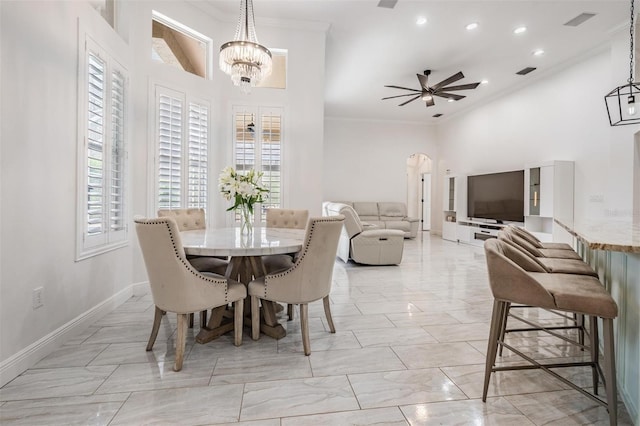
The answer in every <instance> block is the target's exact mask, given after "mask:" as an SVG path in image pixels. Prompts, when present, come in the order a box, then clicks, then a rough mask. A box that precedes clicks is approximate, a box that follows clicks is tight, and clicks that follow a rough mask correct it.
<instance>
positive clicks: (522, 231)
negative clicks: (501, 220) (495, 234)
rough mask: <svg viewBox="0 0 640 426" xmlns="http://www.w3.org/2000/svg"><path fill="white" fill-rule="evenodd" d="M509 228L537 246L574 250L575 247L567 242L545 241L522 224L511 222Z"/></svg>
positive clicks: (540, 247)
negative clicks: (522, 226) (521, 225)
mask: <svg viewBox="0 0 640 426" xmlns="http://www.w3.org/2000/svg"><path fill="white" fill-rule="evenodd" d="M507 228H508V229H509V230H512V231H514V232H515V233H516V234H518V235H519V236H520V237H521V238H524V239H525V240H527V241H529V242H530V243H531V244H533V245H534V246H535V247H537V248H539V249H559V250H573V247H571V246H570V245H569V244H566V243H543V242H542V241H540V240H539V239H538V238H537V237H536V236H535V235H533V234H532V233H531V232H529V231H527V230H526V229H524V228H521V227H520V226H517V225H514V224H509V225H507Z"/></svg>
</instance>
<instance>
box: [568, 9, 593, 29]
mask: <svg viewBox="0 0 640 426" xmlns="http://www.w3.org/2000/svg"><path fill="white" fill-rule="evenodd" d="M594 16H596V14H595V13H587V12H585V13H581V14H580V15H578V16H576V17H575V18H573V19H571V20H570V21H567V22H565V23H564V25H566V26H567V27H577V26H578V25H580V24H583V23H584V22H585V21H587V20H589V19H591V18H593V17H594Z"/></svg>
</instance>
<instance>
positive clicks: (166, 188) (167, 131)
mask: <svg viewBox="0 0 640 426" xmlns="http://www.w3.org/2000/svg"><path fill="white" fill-rule="evenodd" d="M182 123H183V119H182V100H181V99H178V98H176V97H172V96H168V95H165V94H161V95H160V96H159V99H158V152H159V154H158V207H159V208H162V209H171V208H180V207H181V193H182V192H181V183H182V182H181V181H182Z"/></svg>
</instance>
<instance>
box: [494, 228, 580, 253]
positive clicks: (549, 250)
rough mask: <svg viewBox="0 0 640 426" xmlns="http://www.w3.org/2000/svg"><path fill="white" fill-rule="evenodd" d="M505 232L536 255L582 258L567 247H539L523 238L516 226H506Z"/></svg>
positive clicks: (512, 239)
mask: <svg viewBox="0 0 640 426" xmlns="http://www.w3.org/2000/svg"><path fill="white" fill-rule="evenodd" d="M503 232H504V234H505V235H506V236H508V237H509V239H510V240H511V241H512V242H513V243H515V244H517V245H518V246H520V247H521V248H523V249H524V250H526V251H528V252H529V253H531V254H532V255H533V256H535V257H549V258H555V259H577V260H582V258H581V257H580V255H579V254H578V253H576V252H575V251H574V250H573V249H566V248H538V247H536V246H535V245H534V244H532V243H531V242H529V241H528V240H526V239H524V238H522V237H521V236H520V235H519V234H518V233H517V231H515V228H514V227H510V226H506V227H505V228H503Z"/></svg>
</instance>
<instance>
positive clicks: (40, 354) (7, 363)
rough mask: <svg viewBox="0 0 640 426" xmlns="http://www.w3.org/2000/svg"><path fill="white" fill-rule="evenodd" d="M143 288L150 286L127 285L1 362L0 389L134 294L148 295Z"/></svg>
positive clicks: (140, 284)
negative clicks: (137, 292)
mask: <svg viewBox="0 0 640 426" xmlns="http://www.w3.org/2000/svg"><path fill="white" fill-rule="evenodd" d="M143 285H144V287H143ZM144 288H147V289H148V283H146V282H145V283H137V284H131V285H129V286H127V287H126V288H125V289H123V290H121V291H119V292H118V293H116V294H114V295H113V296H111V297H110V298H108V299H107V300H105V301H103V302H102V303H100V304H98V305H96V306H94V307H93V308H91V309H89V310H88V311H86V312H84V313H82V314H80V315H78V316H77V317H75V318H74V319H72V320H71V321H69V322H68V323H66V324H64V325H62V326H61V327H59V328H58V329H56V330H54V331H52V332H51V333H49V334H47V335H46V336H44V337H43V338H42V339H40V340H38V341H36V342H34V343H32V344H31V345H29V346H27V347H26V348H24V349H23V350H21V351H20V352H18V353H16V354H14V355H12V356H11V357H9V358H7V359H6V360H4V361H2V363H0V387H2V386H4V385H5V384H7V383H8V382H10V381H11V380H13V379H15V378H16V377H18V376H19V375H20V374H22V373H23V372H24V371H25V370H27V369H29V368H31V367H32V366H34V365H35V364H36V363H37V362H38V361H40V360H41V359H42V358H44V357H45V356H47V355H49V354H50V353H51V352H53V351H54V350H56V349H57V348H59V347H60V346H62V345H63V344H64V342H65V341H67V340H68V339H69V338H71V337H73V336H75V335H77V334H79V333H81V332H82V331H84V330H85V329H86V328H87V327H89V326H90V325H91V324H93V323H94V322H96V321H97V320H98V319H100V318H102V317H103V316H104V315H106V314H108V313H109V312H111V311H113V310H114V309H116V308H117V307H118V306H120V305H121V304H123V303H124V302H126V301H127V300H128V299H129V298H130V297H131V296H132V295H134V292H135V291H141V292H143V293H142V294H146V290H144Z"/></svg>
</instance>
